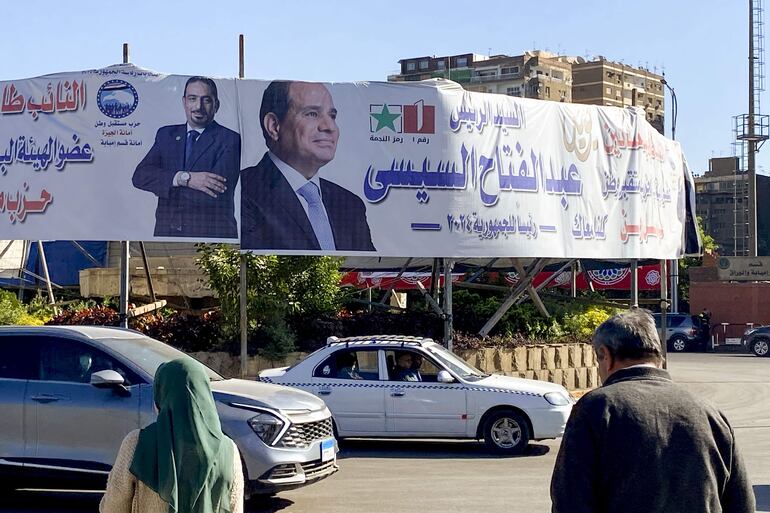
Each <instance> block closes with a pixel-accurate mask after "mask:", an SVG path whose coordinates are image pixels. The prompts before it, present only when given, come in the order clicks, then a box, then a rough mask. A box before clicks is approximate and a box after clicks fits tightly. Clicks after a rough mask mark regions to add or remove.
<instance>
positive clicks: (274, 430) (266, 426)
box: [248, 412, 284, 445]
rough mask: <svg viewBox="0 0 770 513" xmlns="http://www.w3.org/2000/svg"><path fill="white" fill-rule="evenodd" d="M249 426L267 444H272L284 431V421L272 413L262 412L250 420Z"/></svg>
mask: <svg viewBox="0 0 770 513" xmlns="http://www.w3.org/2000/svg"><path fill="white" fill-rule="evenodd" d="M248 423H249V427H251V429H253V430H254V432H255V433H256V434H257V436H258V437H259V438H261V439H262V441H263V442H265V443H266V444H267V445H272V444H273V443H274V442H275V441H276V440H277V439H278V437H279V436H280V435H281V433H282V431H283V426H284V422H283V421H282V420H281V419H279V418H278V417H277V416H275V415H273V414H272V413H267V412H265V413H260V414H259V415H257V416H255V417H252V418H250V419H249V420H248Z"/></svg>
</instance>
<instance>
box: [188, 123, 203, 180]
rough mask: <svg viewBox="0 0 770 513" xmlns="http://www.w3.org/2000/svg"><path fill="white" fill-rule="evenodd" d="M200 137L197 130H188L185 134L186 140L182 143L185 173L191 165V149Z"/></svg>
mask: <svg viewBox="0 0 770 513" xmlns="http://www.w3.org/2000/svg"><path fill="white" fill-rule="evenodd" d="M200 135H201V134H200V132H198V131H197V130H190V131H189V132H187V140H186V141H185V143H184V168H185V170H187V171H189V170H190V166H191V165H192V162H191V161H190V160H191V159H192V152H193V148H194V147H195V141H197V140H198V137H199V136H200Z"/></svg>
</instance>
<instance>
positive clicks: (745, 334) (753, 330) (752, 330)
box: [743, 328, 757, 337]
mask: <svg viewBox="0 0 770 513" xmlns="http://www.w3.org/2000/svg"><path fill="white" fill-rule="evenodd" d="M755 331H757V328H749V329H747V330H746V331H744V332H743V336H744V337H748V336H749V335H751V334H752V333H754V332H755Z"/></svg>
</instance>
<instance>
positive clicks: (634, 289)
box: [629, 259, 639, 308]
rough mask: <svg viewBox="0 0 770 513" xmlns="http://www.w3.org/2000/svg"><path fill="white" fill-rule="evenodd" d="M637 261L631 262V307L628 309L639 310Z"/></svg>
mask: <svg viewBox="0 0 770 513" xmlns="http://www.w3.org/2000/svg"><path fill="white" fill-rule="evenodd" d="M638 271H639V261H638V260H637V259H633V260H631V305H630V306H629V308H639V272H638Z"/></svg>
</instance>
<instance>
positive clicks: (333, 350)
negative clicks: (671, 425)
mask: <svg viewBox="0 0 770 513" xmlns="http://www.w3.org/2000/svg"><path fill="white" fill-rule="evenodd" d="M407 362H408V363H407ZM259 376H260V379H261V380H262V381H265V382H267V383H279V384H283V385H289V386H292V387H297V388H300V389H302V390H307V391H308V392H311V393H313V394H316V395H318V396H319V397H322V398H323V399H324V401H325V402H326V404H327V405H328V406H329V409H330V410H331V411H332V414H333V416H334V422H335V428H336V434H337V436H338V437H339V438H344V437H378V438H379V437H385V438H475V439H482V438H483V439H484V441H485V443H486V445H487V446H488V447H489V449H490V450H492V451H493V452H496V453H503V454H516V453H520V452H521V451H523V450H524V448H525V447H526V446H527V444H528V443H529V441H530V440H540V439H545V438H556V437H558V436H561V435H562V434H563V433H564V427H565V424H566V422H567V418H568V417H569V414H570V411H571V409H572V404H573V400H572V398H571V397H570V395H569V393H568V392H567V390H566V389H565V388H564V387H563V386H561V385H556V384H554V383H548V382H545V381H535V380H532V379H522V378H513V377H508V376H502V375H496V374H493V375H489V374H485V373H483V372H481V371H480V370H478V369H476V368H474V367H473V366H471V365H469V364H468V363H467V362H465V361H464V360H463V359H462V358H460V357H459V356H457V355H456V354H454V353H452V352H451V351H448V350H447V349H445V348H444V347H443V346H441V345H439V344H437V343H435V342H434V341H433V340H431V339H427V338H418V337H403V336H370V337H352V338H343V339H338V338H336V337H330V338H329V340H328V341H327V344H326V346H325V347H323V348H321V349H319V350H318V351H316V352H314V353H312V354H311V355H309V356H308V357H307V358H305V359H304V360H302V361H300V362H299V363H297V364H296V365H294V366H292V367H282V368H278V369H269V370H265V371H262V372H261V373H260V375H259Z"/></svg>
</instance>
